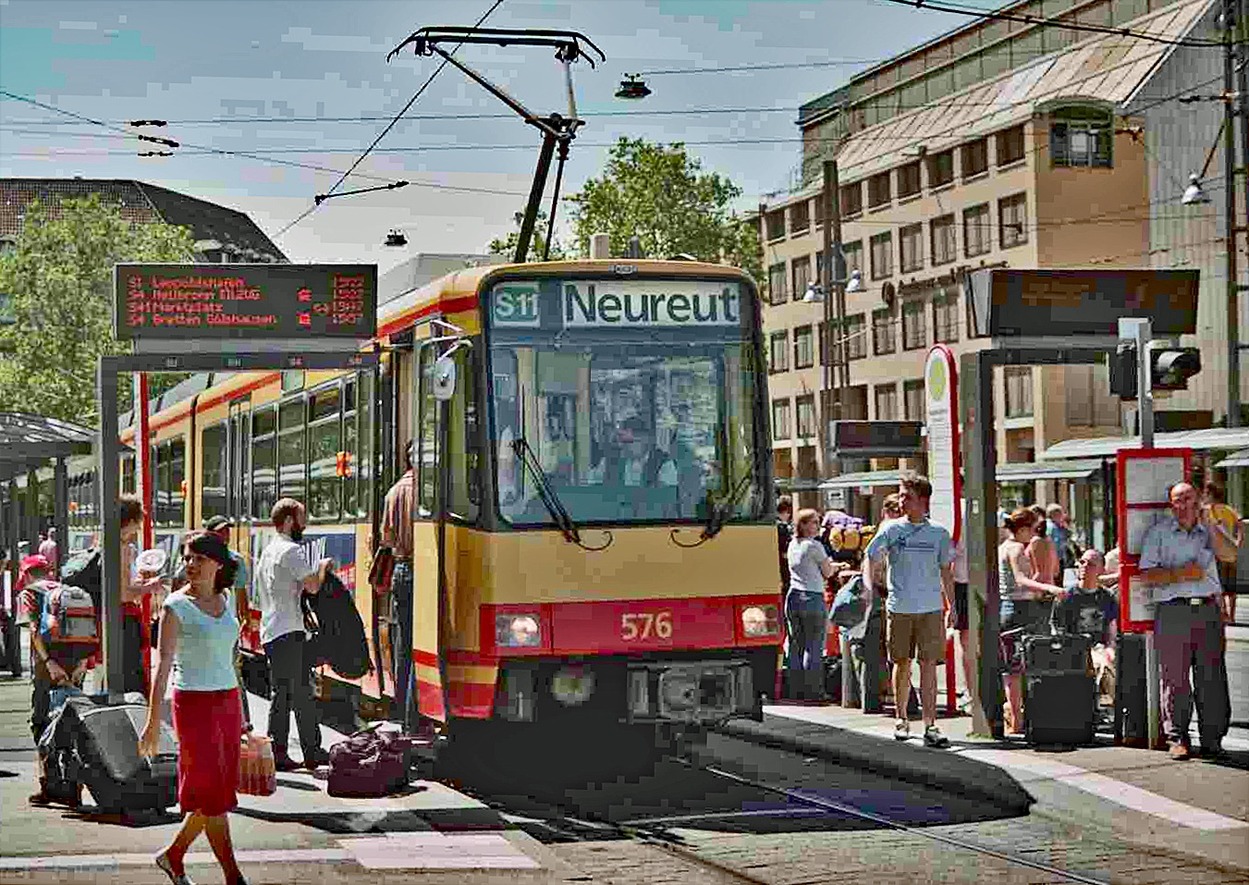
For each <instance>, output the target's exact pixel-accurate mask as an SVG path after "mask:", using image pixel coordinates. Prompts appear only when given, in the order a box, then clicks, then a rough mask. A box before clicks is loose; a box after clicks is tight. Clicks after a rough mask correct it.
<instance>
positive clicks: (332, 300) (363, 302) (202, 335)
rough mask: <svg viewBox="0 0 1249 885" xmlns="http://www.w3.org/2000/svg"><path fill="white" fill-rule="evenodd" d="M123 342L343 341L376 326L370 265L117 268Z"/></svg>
mask: <svg viewBox="0 0 1249 885" xmlns="http://www.w3.org/2000/svg"><path fill="white" fill-rule="evenodd" d="M113 298H114V305H113V328H114V331H115V332H116V334H117V337H118V338H119V339H121V340H134V339H165V340H169V339H174V340H187V341H191V340H196V339H211V338H253V339H255V338H266V339H273V338H287V339H291V338H294V339H300V338H308V339H311V338H326V337H329V338H347V339H356V340H364V339H367V338H371V337H373V335H374V333H375V332H376V329H377V265H375V264H118V265H116V266H115V268H114V285H113Z"/></svg>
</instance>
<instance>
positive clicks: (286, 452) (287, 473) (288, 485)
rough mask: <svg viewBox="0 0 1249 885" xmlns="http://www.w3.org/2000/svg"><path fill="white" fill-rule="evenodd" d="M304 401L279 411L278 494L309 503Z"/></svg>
mask: <svg viewBox="0 0 1249 885" xmlns="http://www.w3.org/2000/svg"><path fill="white" fill-rule="evenodd" d="M305 429H306V428H305V425H304V398H303V397H302V396H301V397H298V398H296V399H292V400H288V401H286V402H284V403H282V404H281V405H280V406H279V407H278V490H279V495H280V496H281V497H283V498H294V499H295V500H297V501H306V500H307V499H306V498H305V496H304V489H305V487H306V483H307V478H306V474H307V460H306V457H305V453H304V436H305Z"/></svg>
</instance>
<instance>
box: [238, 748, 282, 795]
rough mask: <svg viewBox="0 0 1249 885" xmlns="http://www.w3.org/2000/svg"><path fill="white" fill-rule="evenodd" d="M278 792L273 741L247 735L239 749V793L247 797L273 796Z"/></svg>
mask: <svg viewBox="0 0 1249 885" xmlns="http://www.w3.org/2000/svg"><path fill="white" fill-rule="evenodd" d="M277 790H278V769H277V762H276V760H275V759H274V758H273V741H272V740H270V739H269V738H267V737H265V736H264V735H258V734H250V733H249V734H246V735H244V736H243V744H242V746H241V747H240V748H239V783H238V791H239V792H240V793H242V794H244V795H246V796H272V795H273V794H274V793H276V792H277Z"/></svg>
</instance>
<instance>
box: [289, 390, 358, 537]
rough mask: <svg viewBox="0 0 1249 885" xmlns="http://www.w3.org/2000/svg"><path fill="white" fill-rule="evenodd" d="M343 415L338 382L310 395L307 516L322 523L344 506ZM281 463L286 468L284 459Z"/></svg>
mask: <svg viewBox="0 0 1249 885" xmlns="http://www.w3.org/2000/svg"><path fill="white" fill-rule="evenodd" d="M341 416H342V387H341V386H340V385H339V384H338V382H335V383H334V384H333V385H331V386H329V387H322V388H320V389H318V390H314V391H313V392H312V393H311V394H309V396H308V467H309V480H308V501H307V506H308V517H309V518H310V519H314V520H319V521H322V522H324V521H327V520H328V521H335V520H337V519H338V516H339V510H340V506H341V496H340V491H341V487H342V482H341V480H340V479H339V475H338V453H339V452H341V451H343V445H342V443H343V432H342V423H341V420H342V418H341ZM282 465H283V470H284V471H285V468H286V460H285V458H284V459H283V462H282ZM285 485H286V481H285V478H284V479H283V486H285Z"/></svg>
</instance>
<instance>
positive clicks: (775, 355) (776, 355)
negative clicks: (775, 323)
mask: <svg viewBox="0 0 1249 885" xmlns="http://www.w3.org/2000/svg"><path fill="white" fill-rule="evenodd" d="M768 342H769V346H768V371H769V372H787V371H789V331H788V330H782V331H780V332H773V333H772V334H771V335H770V336H769V337H768Z"/></svg>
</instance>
